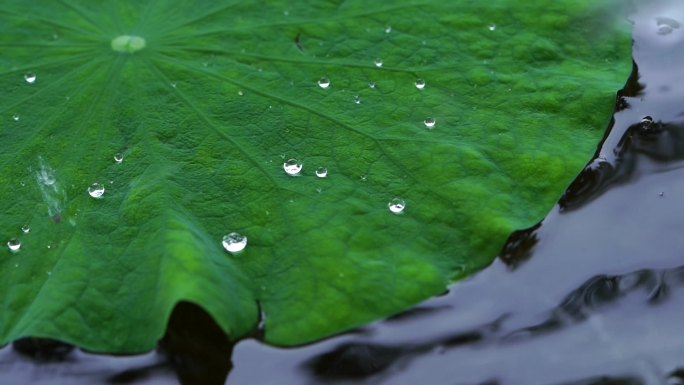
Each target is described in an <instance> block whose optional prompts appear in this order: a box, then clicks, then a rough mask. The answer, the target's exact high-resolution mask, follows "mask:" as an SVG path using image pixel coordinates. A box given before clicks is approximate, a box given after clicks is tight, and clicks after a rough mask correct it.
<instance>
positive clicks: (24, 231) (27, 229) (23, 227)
mask: <svg viewBox="0 0 684 385" xmlns="http://www.w3.org/2000/svg"><path fill="white" fill-rule="evenodd" d="M21 231H22V232H23V233H24V234H28V233H29V232H30V231H31V226H29V225H23V226H21Z"/></svg>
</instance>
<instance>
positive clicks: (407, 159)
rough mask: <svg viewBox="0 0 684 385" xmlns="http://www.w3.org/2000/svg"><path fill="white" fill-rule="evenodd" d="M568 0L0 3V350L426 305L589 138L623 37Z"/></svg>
mask: <svg viewBox="0 0 684 385" xmlns="http://www.w3.org/2000/svg"><path fill="white" fill-rule="evenodd" d="M592 3H593V2H591V1H588V0H585V1H575V0H573V1H569V0H563V1H556V2H546V1H528V2H524V5H521V4H520V2H518V1H512V0H511V1H506V0H497V1H491V2H478V1H448V2H444V1H438V0H434V1H431V0H428V1H422V2H412V1H407V2H374V3H368V2H364V1H360V0H350V1H299V2H287V1H269V2H268V5H264V4H262V3H261V2H256V1H240V2H237V1H230V2H229V1H220V2H214V1H196V2H171V1H167V0H156V1H149V2H139V1H132V0H130V1H109V2H92V1H85V0H80V1H79V0H60V1H42V0H40V1H32V2H30V3H26V2H22V1H18V0H4V1H3V2H2V4H0V89H2V93H0V122H1V123H0V143H2V148H1V149H0V182H1V183H0V212H2V216H1V217H0V238H1V239H5V240H7V241H10V240H11V239H16V240H18V241H19V242H21V247H20V249H19V250H18V251H17V252H12V251H10V250H9V248H5V249H3V250H2V251H0V274H2V278H1V279H0V301H2V304H3V305H2V311H0V342H7V341H10V340H13V339H16V338H19V337H22V336H42V337H51V338H57V339H61V340H65V341H68V342H72V343H75V344H78V345H80V346H83V347H86V348H88V349H92V350H96V351H109V352H137V351H142V350H145V349H149V348H151V347H152V346H153V345H154V343H155V341H156V340H157V339H158V338H159V337H160V336H161V335H162V333H163V331H164V327H165V323H166V321H167V319H168V316H169V314H170V312H171V310H172V308H173V306H174V305H175V304H176V303H177V302H178V301H181V300H187V301H193V302H196V303H198V304H199V305H201V306H203V307H204V308H206V309H207V310H208V311H209V312H210V314H212V316H213V317H215V318H216V320H217V321H218V322H219V324H220V325H222V327H223V328H224V329H225V330H226V332H228V333H229V334H231V336H233V337H234V338H239V337H241V336H244V335H246V334H247V333H249V332H250V331H252V330H254V328H256V327H257V323H258V321H259V319H260V315H259V311H260V310H261V311H262V312H263V314H264V315H265V317H266V318H265V338H266V340H267V341H268V342H270V343H274V344H281V345H292V344H300V343H305V342H309V341H312V340H315V339H318V338H322V337H325V336H329V335H331V334H333V333H336V332H339V331H342V330H345V329H349V328H351V327H354V326H357V325H360V324H363V323H365V322H369V321H371V320H374V319H377V318H379V317H383V316H387V315H390V314H393V313H396V312H398V311H401V310H403V309H405V308H407V307H408V306H410V305H412V304H415V303H416V302H418V301H421V300H423V299H425V298H427V297H430V296H432V295H435V294H438V293H440V292H441V291H443V290H444V288H445V285H446V284H447V283H448V282H449V281H450V280H452V279H457V278H460V277H463V276H466V275H467V274H469V273H472V272H473V271H476V270H477V269H480V268H482V267H483V266H485V265H486V264H488V263H489V262H490V261H491V260H492V258H493V257H494V256H495V255H496V253H497V251H498V249H499V247H500V246H501V245H502V244H503V242H504V241H505V239H506V236H507V235H508V233H509V232H510V231H512V230H514V229H518V228H524V227H527V226H529V225H531V224H533V223H535V222H536V221H538V220H540V219H541V218H542V216H543V215H544V213H546V212H547V210H548V209H549V208H550V207H551V206H552V205H553V203H554V202H555V201H556V200H557V199H558V197H559V196H560V194H561V193H562V191H563V189H564V188H565V187H566V186H567V184H568V183H569V181H570V180H571V179H572V178H573V177H574V175H575V174H576V173H577V172H578V171H579V170H580V169H581V167H582V165H583V164H584V163H585V162H586V161H587V159H588V158H589V157H590V155H591V153H592V152H593V150H594V147H595V145H596V143H597V141H598V139H599V138H600V137H601V135H602V132H603V128H604V127H605V125H606V123H607V117H608V116H609V114H610V112H611V108H612V106H613V102H614V98H613V93H614V91H615V90H617V89H618V88H619V87H620V85H621V84H622V82H623V80H624V79H625V78H626V77H627V74H628V71H629V65H630V61H629V50H630V46H629V33H628V32H627V31H626V27H625V25H623V24H620V23H619V21H618V20H615V18H614V17H613V16H610V14H609V13H608V8H607V7H606V6H605V5H604V6H601V7H599V6H596V5H592ZM34 76H35V78H34ZM421 80H422V81H424V82H425V86H424V87H423V88H420V87H417V86H416V82H417V81H418V83H419V85H420V82H421ZM326 82H329V85H328V86H327V87H325V88H323V87H321V86H320V85H319V83H323V84H324V85H325V83H326ZM430 119H434V126H433V127H431V128H428V127H426V122H427V123H430V121H431V120H430ZM117 153H120V154H122V156H123V161H122V162H120V163H118V162H116V161H115V160H114V157H115V154H117ZM289 159H295V160H297V161H299V162H301V164H302V165H303V168H302V170H301V172H300V173H299V175H294V176H293V175H289V174H288V173H286V172H285V170H284V167H283V164H284V163H285V162H286V161H288V160H289ZM319 167H324V168H326V169H327V176H326V177H325V178H319V177H318V176H317V175H316V170H317V169H318V168H319ZM93 183H99V184H101V185H102V186H103V187H104V188H105V192H104V194H103V195H102V196H101V197H100V198H99V199H96V198H93V197H91V196H90V194H89V192H88V189H89V187H90V186H91V185H92V184H93ZM394 198H400V200H403V201H404V202H405V209H404V210H403V212H401V213H400V214H395V213H392V212H391V211H390V210H389V209H388V204H389V203H390V201H391V200H392V199H394ZM24 225H26V226H30V231H29V232H28V233H24V232H23V231H22V230H21V228H22V226H24ZM231 232H237V233H239V234H242V235H245V236H246V237H247V239H248V243H247V246H246V248H245V249H244V250H243V251H241V252H239V253H235V254H232V253H229V252H227V251H226V250H224V248H223V246H222V243H221V240H222V238H223V236H224V235H226V234H228V233H231Z"/></svg>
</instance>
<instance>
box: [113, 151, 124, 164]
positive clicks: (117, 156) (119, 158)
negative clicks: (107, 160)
mask: <svg viewBox="0 0 684 385" xmlns="http://www.w3.org/2000/svg"><path fill="white" fill-rule="evenodd" d="M114 161H115V162H116V163H121V162H123V154H122V153H120V152H117V153H116V154H114Z"/></svg>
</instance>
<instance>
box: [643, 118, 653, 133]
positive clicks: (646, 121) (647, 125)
mask: <svg viewBox="0 0 684 385" xmlns="http://www.w3.org/2000/svg"><path fill="white" fill-rule="evenodd" d="M641 128H642V129H643V130H644V131H650V130H651V129H652V128H653V118H652V117H650V116H644V117H643V118H642V119H641Z"/></svg>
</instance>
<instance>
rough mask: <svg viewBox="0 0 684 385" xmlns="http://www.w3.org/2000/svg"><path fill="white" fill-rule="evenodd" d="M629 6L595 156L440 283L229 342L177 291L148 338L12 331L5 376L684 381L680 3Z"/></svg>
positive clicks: (587, 383)
mask: <svg viewBox="0 0 684 385" xmlns="http://www.w3.org/2000/svg"><path fill="white" fill-rule="evenodd" d="M632 20H633V22H634V49H633V53H634V61H635V68H634V72H633V73H632V76H631V77H630V79H629V81H628V82H627V84H626V86H625V88H624V89H623V90H622V91H621V92H620V93H619V94H618V102H617V111H616V113H615V115H614V120H613V124H612V125H611V128H610V131H609V134H608V135H607V137H606V138H605V141H604V142H603V143H602V145H601V146H600V147H599V150H598V151H597V154H596V159H595V160H594V161H593V162H592V163H590V164H589V165H588V166H587V168H586V169H585V170H584V171H583V172H582V174H581V175H580V176H579V177H578V178H577V180H576V181H575V182H574V183H573V184H572V185H571V186H570V188H569V189H568V191H567V192H566V194H565V195H564V196H563V198H562V199H561V200H560V202H559V205H557V206H556V207H555V208H554V209H553V210H552V212H551V213H550V214H549V215H548V217H547V218H546V219H545V220H544V221H543V222H542V223H541V224H540V225H538V226H535V227H534V228H532V229H528V230H523V231H519V232H516V233H514V234H512V235H511V238H510V239H509V242H508V244H507V245H506V247H505V249H504V250H503V251H502V254H501V255H500V258H499V259H497V260H496V261H495V262H494V263H493V264H492V265H491V266H490V267H488V268H487V269H485V270H484V271H482V272H480V273H479V274H476V275H475V276H473V277H472V278H470V279H468V280H465V281H462V282H458V283H456V284H454V285H452V286H451V287H450V291H449V293H448V294H447V295H444V296H442V297H438V298H434V299H431V300H429V301H426V302H425V303H423V304H421V305H419V306H417V307H415V308H414V309H412V310H410V311H408V312H406V313H404V314H401V315H399V316H396V317H393V318H391V319H388V320H385V321H381V322H377V323H374V324H371V325H368V326H366V327H363V328H361V329H358V330H356V331H354V332H351V333H347V334H344V335H341V336H338V337H335V338H331V339H328V340H325V341H322V342H319V343H316V344H313V345H310V346H305V347H301V348H296V349H278V348H274V347H269V346H267V345H264V344H262V343H261V342H259V340H258V339H247V340H244V341H241V342H239V343H238V344H237V345H235V346H232V345H231V344H230V343H229V342H228V341H227V339H226V337H225V336H224V335H223V333H221V331H220V329H218V327H217V326H216V325H215V324H214V323H213V321H212V320H211V319H210V318H209V317H208V316H207V315H206V314H205V313H203V312H202V311H201V310H200V309H198V308H196V307H195V306H193V305H190V304H183V305H182V306H180V307H179V308H178V309H177V310H176V311H175V312H174V315H173V316H172V320H171V322H170V327H169V331H168V332H167V335H166V336H165V338H164V340H163V341H162V342H161V344H160V349H159V350H158V351H156V352H151V353H148V354H146V355H142V356H134V357H110V356H98V355H92V354H88V353H85V352H82V351H80V350H78V349H71V348H70V347H68V346H64V345H60V344H50V343H47V342H44V341H34V340H23V341H20V342H19V343H16V344H15V346H14V347H6V348H4V349H2V350H0V384H2V385H4V384H51V385H53V384H70V385H72V384H103V383H104V384H107V383H109V384H136V385H138V384H145V385H151V384H164V385H168V384H176V383H178V382H179V379H180V381H182V382H183V383H186V384H203V385H213V384H217V385H220V384H223V383H227V384H229V385H268V384H274V385H275V384H277V385H289V384H293V385H294V384H297V385H300V384H301V385H308V384H383V385H400V384H406V385H408V384H411V385H414V384H420V385H432V384H448V385H466V384H467V385H475V384H479V385H494V384H501V385H503V384H542V385H545V384H547V385H556V384H557V385H560V384H564V385H599V384H600V385H641V384H644V385H655V384H658V385H674V384H684V1H672V2H670V3H669V4H668V3H665V2H662V3H654V2H652V1H649V2H643V3H642V5H641V6H640V7H639V8H638V9H637V12H636V15H635V16H633V18H632ZM591 113H592V111H587V114H591ZM645 117H650V118H646V119H644V118H645ZM540 177H543V175H540ZM231 352H232V361H231ZM228 373H230V374H228ZM226 376H228V377H227V380H226Z"/></svg>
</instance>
